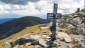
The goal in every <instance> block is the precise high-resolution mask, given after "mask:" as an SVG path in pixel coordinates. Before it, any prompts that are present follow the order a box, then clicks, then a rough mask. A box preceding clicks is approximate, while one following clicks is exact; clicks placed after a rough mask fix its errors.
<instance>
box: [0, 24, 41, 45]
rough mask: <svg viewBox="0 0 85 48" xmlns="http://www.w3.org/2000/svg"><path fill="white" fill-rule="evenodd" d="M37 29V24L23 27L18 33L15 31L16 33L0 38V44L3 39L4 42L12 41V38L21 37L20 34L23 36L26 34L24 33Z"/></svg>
mask: <svg viewBox="0 0 85 48" xmlns="http://www.w3.org/2000/svg"><path fill="white" fill-rule="evenodd" d="M38 29H39V25H35V26H31V27H27V28H25V29H23V30H22V31H20V32H19V33H16V34H14V35H12V36H10V37H8V38H6V39H3V40H0V45H1V44H2V43H3V42H4V41H6V42H10V41H13V40H15V39H17V38H19V37H22V36H24V35H26V34H30V33H32V32H33V31H37V30H38Z"/></svg>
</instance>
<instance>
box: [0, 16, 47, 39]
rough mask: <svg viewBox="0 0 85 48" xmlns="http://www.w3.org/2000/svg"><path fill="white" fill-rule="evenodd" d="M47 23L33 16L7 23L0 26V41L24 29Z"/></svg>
mask: <svg viewBox="0 0 85 48" xmlns="http://www.w3.org/2000/svg"><path fill="white" fill-rule="evenodd" d="M47 22H49V21H48V20H45V19H41V18H38V17H33V16H26V17H22V18H17V19H14V20H11V21H8V22H6V23H3V24H1V25H0V39H4V38H6V37H9V36H10V35H12V34H15V33H17V32H19V31H21V30H22V29H24V28H26V27H30V26H33V25H38V24H44V23H47Z"/></svg>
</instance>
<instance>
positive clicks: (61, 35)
mask: <svg viewBox="0 0 85 48" xmlns="http://www.w3.org/2000/svg"><path fill="white" fill-rule="evenodd" d="M57 37H58V38H59V39H60V40H63V39H64V40H65V41H66V42H71V41H72V39H71V36H69V35H68V34H67V33H64V32H58V33H57Z"/></svg>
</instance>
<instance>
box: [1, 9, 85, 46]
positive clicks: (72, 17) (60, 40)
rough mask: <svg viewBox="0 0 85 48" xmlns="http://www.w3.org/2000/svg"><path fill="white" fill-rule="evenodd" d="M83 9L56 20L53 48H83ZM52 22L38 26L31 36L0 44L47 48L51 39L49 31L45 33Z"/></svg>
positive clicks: (84, 36)
mask: <svg viewBox="0 0 85 48" xmlns="http://www.w3.org/2000/svg"><path fill="white" fill-rule="evenodd" d="M84 10H85V9H82V10H81V11H76V12H75V13H72V14H66V15H63V16H62V18H59V19H57V20H56V23H57V24H56V25H57V27H56V28H57V29H56V40H55V41H54V43H53V45H52V47H53V48H85V11H84ZM50 26H52V22H50V23H48V24H43V25H41V26H39V27H40V28H39V29H38V30H37V31H34V33H33V34H26V35H24V36H22V37H19V38H17V39H15V40H12V41H9V42H4V43H2V46H3V47H6V46H9V45H10V48H11V47H12V48H47V47H48V46H49V42H48V41H50V39H51V34H52V33H51V31H46V30H47V29H49V28H50Z"/></svg>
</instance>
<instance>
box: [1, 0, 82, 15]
mask: <svg viewBox="0 0 85 48" xmlns="http://www.w3.org/2000/svg"><path fill="white" fill-rule="evenodd" d="M53 3H58V4H59V5H58V6H59V7H58V12H59V13H65V12H64V11H65V10H68V11H69V12H67V13H72V12H75V10H76V9H77V8H79V7H80V8H84V0H80V2H79V3H78V2H74V1H73V0H40V1H38V2H29V3H28V5H9V4H4V5H0V14H4V13H15V14H20V15H37V14H46V13H48V12H53Z"/></svg>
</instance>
